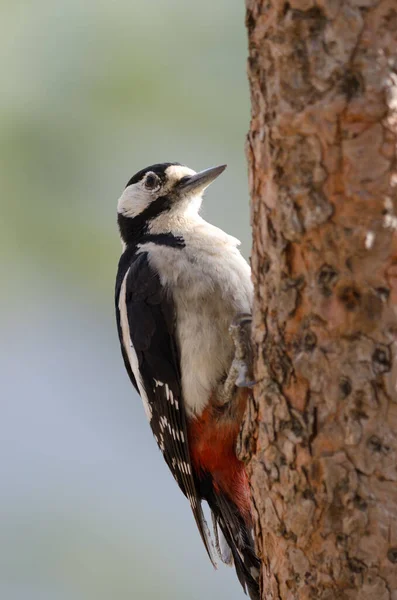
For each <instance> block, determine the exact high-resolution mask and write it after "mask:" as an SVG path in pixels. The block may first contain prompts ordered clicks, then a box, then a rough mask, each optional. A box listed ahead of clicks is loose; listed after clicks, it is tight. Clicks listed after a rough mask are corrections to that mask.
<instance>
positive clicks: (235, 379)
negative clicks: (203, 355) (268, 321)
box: [217, 313, 255, 405]
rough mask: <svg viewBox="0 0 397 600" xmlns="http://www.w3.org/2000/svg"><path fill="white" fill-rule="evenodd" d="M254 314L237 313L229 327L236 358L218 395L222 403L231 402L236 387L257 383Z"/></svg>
mask: <svg viewBox="0 0 397 600" xmlns="http://www.w3.org/2000/svg"><path fill="white" fill-rule="evenodd" d="M251 322H252V316H251V315H250V314H248V313H241V314H239V315H237V316H236V317H235V318H234V319H233V321H232V324H231V325H230V327H229V333H230V335H231V338H232V340H233V343H234V359H233V362H232V364H231V367H230V370H229V373H228V375H227V377H226V380H225V382H224V383H222V384H221V385H220V389H219V391H218V394H217V397H218V401H219V403H220V404H221V405H225V404H227V403H228V402H230V401H231V400H232V399H233V397H234V394H235V388H236V386H237V387H243V388H244V387H248V388H251V387H253V386H254V385H255V381H254V378H253V374H252V360H253V358H252V343H251Z"/></svg>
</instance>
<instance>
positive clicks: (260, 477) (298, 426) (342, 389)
mask: <svg viewBox="0 0 397 600" xmlns="http://www.w3.org/2000/svg"><path fill="white" fill-rule="evenodd" d="M246 22H247V27H248V35H249V62H248V74H249V81H250V87H251V99H252V121H251V127H250V132H249V135H248V143H247V155H248V162H249V181H250V191H251V197H252V226H253V253H252V270H253V278H254V285H255V306H254V321H253V338H254V349H255V354H256V358H255V379H256V381H257V385H256V386H255V390H254V400H253V402H252V405H251V406H250V410H249V411H248V414H247V419H246V423H245V426H244V429H243V433H242V438H241V447H240V454H241V456H242V457H243V458H244V460H245V461H246V463H247V469H248V473H249V477H250V482H251V488H252V496H253V504H254V512H255V521H256V523H255V530H256V540H257V545H258V551H259V554H260V556H261V558H262V560H263V572H262V578H261V583H262V598H263V599H266V600H270V599H272V600H276V599H280V600H303V599H305V600H306V599H309V598H310V599H313V600H314V599H315V600H333V599H336V598H337V599H343V600H356V599H357V600H358V599H360V600H397V483H396V482H397V468H396V467H397V392H396V384H397V366H396V365H397V363H396V359H395V355H396V351H397V319H396V316H397V313H396V303H397V236H396V233H397V198H396V196H397V194H396V191H397V166H396V141H397V3H396V0H317V1H315V0H289V2H286V1H284V0H247V21H246Z"/></svg>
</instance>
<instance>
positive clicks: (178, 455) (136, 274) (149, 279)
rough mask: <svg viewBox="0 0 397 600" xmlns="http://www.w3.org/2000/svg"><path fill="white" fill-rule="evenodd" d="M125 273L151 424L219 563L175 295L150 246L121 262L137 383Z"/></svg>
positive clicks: (206, 544) (210, 554)
mask: <svg viewBox="0 0 397 600" xmlns="http://www.w3.org/2000/svg"><path fill="white" fill-rule="evenodd" d="M120 268H121V269H122V272H121V273H120ZM124 273H126V275H124ZM124 276H125V277H127V280H126V298H125V300H126V309H127V315H128V325H129V336H130V339H131V343H132V346H133V348H134V350H135V352H136V354H137V358H138V365H139V373H140V378H141V381H142V384H143V387H144V389H145V392H146V395H147V399H148V402H149V404H150V407H151V411H152V418H151V421H150V425H151V428H152V431H153V434H154V436H155V438H156V441H157V443H158V445H159V447H160V449H161V451H162V452H163V455H164V458H165V461H166V462H167V464H168V467H169V469H170V470H171V473H172V474H173V476H174V478H175V480H176V481H177V483H178V485H179V487H180V489H181V490H182V492H183V493H184V495H185V496H186V497H187V498H188V499H189V502H190V505H191V508H192V511H193V514H194V518H195V520H196V523H197V526H198V529H199V531H200V535H201V537H202V540H203V542H204V545H205V547H206V549H207V552H208V555H209V557H210V559H211V561H212V562H213V564H215V563H214V558H213V552H212V546H211V539H210V535H209V531H208V527H207V524H206V521H205V518H204V514H203V510H202V507H201V502H200V498H199V495H198V490H197V485H196V480H195V475H194V473H193V469H192V464H191V460H190V455H189V446H188V433H187V421H186V413H185V407H184V404H183V399H182V387H181V376H180V362H179V352H178V346H177V342H176V337H175V310H174V305H173V301H172V298H171V297H170V295H169V294H167V293H166V290H165V289H164V288H163V286H162V285H161V282H160V278H159V276H158V274H157V273H156V271H155V270H154V269H153V268H152V267H151V266H150V265H149V262H148V257H147V254H146V253H145V252H142V253H140V254H135V255H133V256H132V257H131V261H130V264H129V267H128V269H127V268H126V265H125V261H124V264H123V263H122V261H121V262H120V266H119V275H118V278H117V284H116V313H117V317H118V318H117V320H118V329H119V337H120V343H121V347H122V352H123V357H124V362H125V363H126V367H127V371H129V373H130V378H131V380H132V383H133V384H134V385H135V387H137V385H136V377H137V375H136V374H135V376H134V373H133V372H132V368H131V365H130V364H129V360H128V351H127V349H126V348H124V342H123V335H122V331H121V325H120V314H119V310H118V305H119V295H120V290H121V286H122V280H123V279H124Z"/></svg>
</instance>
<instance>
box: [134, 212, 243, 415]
mask: <svg viewBox="0 0 397 600" xmlns="http://www.w3.org/2000/svg"><path fill="white" fill-rule="evenodd" d="M180 233H181V234H182V235H183V237H184V239H185V242H186V247H185V248H184V249H182V250H181V249H178V248H172V247H168V246H158V245H155V244H153V243H148V244H144V245H142V247H141V250H142V251H147V252H148V256H149V262H150V264H151V265H152V266H153V267H154V268H155V269H156V270H157V271H158V273H159V276H160V279H161V283H162V285H164V286H166V287H167V288H168V290H169V291H170V292H171V293H172V296H173V299H174V302H175V306H176V311H177V336H178V344H179V348H180V356H181V373H182V390H183V396H184V398H183V399H184V402H185V406H186V409H187V412H188V414H191V415H192V414H196V415H199V414H200V413H201V412H202V411H203V409H204V407H205V405H206V404H207V402H208V399H209V396H210V395H211V393H212V391H213V390H214V389H215V388H216V386H217V384H218V383H219V382H220V380H221V379H222V377H223V376H224V375H225V374H227V373H228V371H229V368H230V365H231V361H232V359H233V354H234V346H233V343H232V341H231V338H230V335H229V331H228V330H229V325H230V323H231V321H232V319H233V318H234V317H235V316H236V314H238V313H241V312H251V306H252V283H251V273H250V268H249V266H248V264H247V263H246V261H245V260H244V259H243V257H242V256H241V254H240V252H239V251H238V249H237V247H236V246H237V244H238V241H237V240H236V239H235V238H232V237H230V236H228V235H227V234H225V233H224V232H223V231H221V230H220V229H218V228H216V227H213V226H212V225H210V224H208V223H206V222H205V221H203V220H202V219H201V218H198V219H197V223H196V224H195V226H194V227H193V228H189V230H187V231H183V232H180Z"/></svg>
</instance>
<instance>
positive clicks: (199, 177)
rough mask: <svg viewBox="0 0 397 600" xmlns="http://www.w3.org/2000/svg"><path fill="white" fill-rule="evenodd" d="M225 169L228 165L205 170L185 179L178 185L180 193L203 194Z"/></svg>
mask: <svg viewBox="0 0 397 600" xmlns="http://www.w3.org/2000/svg"><path fill="white" fill-rule="evenodd" d="M225 169H226V165H221V166H220V167H211V168H210V169H205V170H204V171H200V172H199V173H196V174H195V175H191V176H190V177H184V178H183V179H182V180H181V182H180V183H179V184H178V185H177V189H178V192H181V193H182V194H183V195H185V194H193V193H196V194H197V193H200V192H203V191H204V190H205V188H207V187H208V186H209V185H210V184H211V183H212V182H213V181H215V179H216V178H217V177H218V176H219V175H220V174H221V173H223V171H224V170H225Z"/></svg>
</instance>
